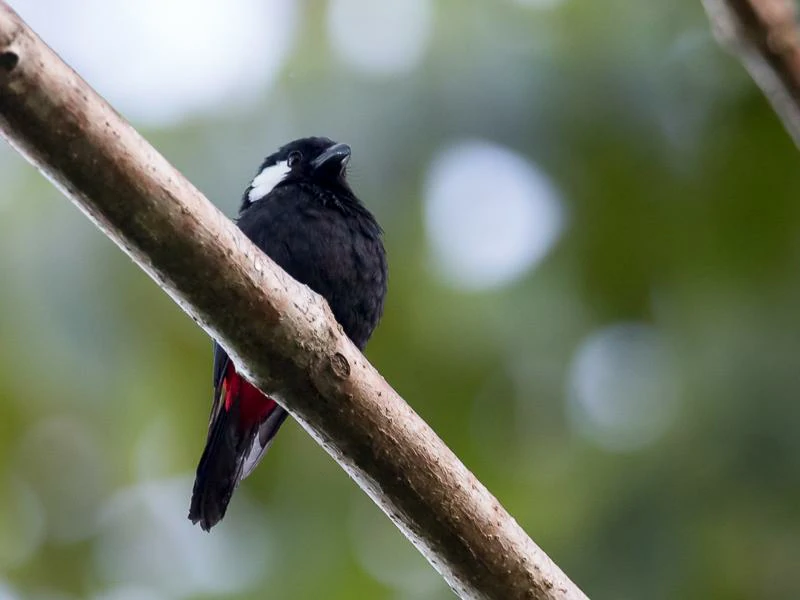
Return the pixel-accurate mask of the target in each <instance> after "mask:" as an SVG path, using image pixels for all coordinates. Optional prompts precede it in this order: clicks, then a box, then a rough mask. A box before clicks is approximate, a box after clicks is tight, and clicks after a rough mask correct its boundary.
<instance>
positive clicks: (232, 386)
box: [189, 137, 387, 531]
mask: <svg viewBox="0 0 800 600" xmlns="http://www.w3.org/2000/svg"><path fill="white" fill-rule="evenodd" d="M349 159H350V147H349V146H347V145H346V144H337V143H335V142H333V141H331V140H329V139H328V138H324V137H311V138H303V139H299V140H295V141H293V142H291V143H289V144H286V145H285V146H283V147H282V148H280V149H279V150H278V151H277V152H276V153H275V154H273V155H271V156H269V157H267V158H266V160H264V162H263V164H262V165H261V168H260V169H259V171H258V174H257V175H256V176H255V178H254V179H253V181H252V182H251V183H250V185H249V186H248V188H247V190H246V191H245V193H244V198H243V199H242V206H241V208H240V209H239V218H238V225H239V228H240V229H241V230H242V231H243V232H244V233H245V235H247V237H249V238H250V239H251V240H252V241H253V242H254V243H255V244H256V245H257V246H258V247H259V248H260V249H261V250H263V251H264V252H265V253H266V254H267V255H268V256H269V257H270V258H272V260H274V261H275V262H276V263H277V264H278V265H280V266H281V267H282V268H283V269H284V270H285V271H286V272H287V273H289V275H291V276H292V277H293V278H295V279H296V280H297V281H299V282H300V283H304V284H306V285H307V286H308V287H310V288H311V289H312V290H314V291H315V292H317V293H318V294H320V295H321V296H323V297H324V298H325V299H326V300H327V301H328V304H329V305H330V307H331V310H332V311H333V314H334V316H335V317H336V320H337V321H338V322H339V324H341V326H342V328H343V329H344V332H345V333H346V334H347V336H348V337H349V338H350V339H351V340H352V341H353V343H355V345H356V346H358V347H359V348H360V349H362V350H363V348H364V346H366V344H367V340H368V339H369V337H370V335H372V331H373V330H374V329H375V326H376V325H377V324H378V320H379V319H380V317H381V313H382V312H383V300H384V297H385V295H386V280H387V266H386V253H385V251H384V248H383V242H382V240H381V236H382V231H381V228H380V226H379V225H378V223H377V222H376V221H375V218H374V217H373V216H372V214H371V213H370V212H369V211H368V210H367V209H366V208H365V207H364V205H363V204H361V202H360V201H359V199H358V198H356V195H355V194H354V193H353V190H352V189H350V185H349V184H348V182H347V179H346V167H347V163H348V161H349ZM286 416H287V413H286V411H285V410H284V409H283V408H281V407H280V406H279V405H278V404H277V403H276V402H275V401H274V400H273V399H272V398H269V397H268V396H265V395H264V394H262V393H261V392H260V391H258V390H257V389H256V388H255V387H253V386H252V385H251V384H250V383H248V382H247V381H246V380H245V379H244V378H243V377H242V376H240V375H239V374H238V373H237V372H236V368H235V367H234V365H233V363H232V362H231V361H230V360H229V359H228V356H227V354H226V353H225V351H224V350H223V349H222V347H221V346H220V345H219V344H217V343H216V342H214V402H213V405H212V407H211V421H210V424H209V430H208V438H207V440H206V447H205V450H204V451H203V456H202V457H201V458H200V464H199V465H198V467H197V477H196V479H195V483H194V491H193V493H192V503H191V508H190V509H189V518H190V519H191V520H192V522H193V523H197V522H199V523H200V526H201V527H202V528H203V529H205V530H206V531H208V530H209V529H211V527H213V526H214V525H215V524H216V523H218V522H219V521H220V520H221V519H222V517H224V516H225V510H226V509H227V507H228V502H230V499H231V495H232V494H233V491H234V489H235V488H236V486H237V485H238V483H239V482H240V481H241V480H242V479H244V478H245V477H247V476H248V475H249V474H250V473H252V472H253V469H254V468H255V467H256V465H257V464H258V462H259V461H260V460H261V458H262V457H263V456H264V454H265V453H266V451H267V448H269V446H270V444H271V442H272V439H273V438H274V437H275V434H276V433H277V432H278V428H279V427H280V426H281V424H282V423H283V421H284V420H285V419H286Z"/></svg>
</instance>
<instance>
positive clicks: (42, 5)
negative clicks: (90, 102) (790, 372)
mask: <svg viewBox="0 0 800 600" xmlns="http://www.w3.org/2000/svg"><path fill="white" fill-rule="evenodd" d="M12 4H13V5H14V8H15V9H16V10H17V11H18V12H19V13H20V14H21V15H22V17H23V18H24V19H25V20H26V21H28V23H29V24H30V25H31V26H32V27H33V28H34V29H35V30H36V32H37V33H38V34H39V35H41V37H42V38H43V39H45V40H47V42H48V44H49V45H50V46H52V47H53V48H54V49H55V50H56V51H57V52H58V53H59V54H60V55H61V56H63V57H64V59H65V60H66V61H67V62H68V63H69V64H70V65H71V66H72V67H74V68H75V69H76V70H77V71H78V72H79V73H81V75H82V76H83V77H84V79H86V80H87V81H88V82H89V83H90V84H91V85H93V86H95V87H96V89H97V90H98V91H99V92H100V93H101V94H103V95H104V96H105V97H106V98H107V99H108V100H109V101H110V102H111V104H112V105H114V107H115V108H117V109H119V110H120V111H121V112H122V113H124V114H125V115H126V116H128V117H129V118H131V119H134V120H137V121H139V122H141V123H150V124H154V125H164V124H170V123H173V122H175V121H178V120H180V119H181V118H183V117H186V116H187V115H189V114H192V113H196V112H198V111H205V110H209V109H211V108H213V107H215V106H217V105H219V104H221V103H222V102H223V101H227V102H228V103H230V102H231V101H234V103H238V102H241V101H243V100H246V99H249V98H253V97H255V96H256V95H257V94H258V93H259V92H261V91H262V90H263V88H264V87H265V86H266V85H268V84H269V83H271V82H272V81H274V80H275V78H276V77H277V75H278V73H279V71H280V68H281V67H282V66H283V64H284V62H285V59H286V57H287V54H288V52H289V49H290V46H291V43H292V40H293V38H294V32H295V21H296V15H295V13H296V3H295V2H293V1H292V0H201V1H199V2H198V1H195V0H171V1H170V2H161V1H160V0H139V1H138V2H106V1H105V0H61V1H59V2H41V1H39V0H36V1H32V0H15V1H14V2H13V3H12ZM76 31H80V35H76V34H75V32H76Z"/></svg>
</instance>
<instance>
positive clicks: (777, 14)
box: [703, 0, 800, 146]
mask: <svg viewBox="0 0 800 600" xmlns="http://www.w3.org/2000/svg"><path fill="white" fill-rule="evenodd" d="M703 4H704V5H705V7H706V12H707V13H708V17H709V19H710V20H711V24H712V26H713V28H714V33H715V34H716V36H717V39H718V40H719V41H720V43H721V44H723V45H725V46H727V47H728V48H730V49H731V51H732V52H734V54H736V55H737V56H738V57H739V59H740V60H741V61H742V63H743V64H744V66H745V68H746V69H747V71H748V72H749V73H750V76H751V77H752V78H753V79H754V80H755V82H756V83H757V84H758V85H759V87H760V88H761V90H762V91H763V92H764V94H765V95H766V96H767V98H768V99H769V101H770V103H772V108H773V109H775V112H776V113H778V116H779V117H780V118H781V119H782V120H783V124H784V127H786V130H787V131H788V132H789V135H791V136H792V138H793V139H794V141H795V144H797V145H798V146H800V31H798V27H797V15H796V10H795V3H794V0H703Z"/></svg>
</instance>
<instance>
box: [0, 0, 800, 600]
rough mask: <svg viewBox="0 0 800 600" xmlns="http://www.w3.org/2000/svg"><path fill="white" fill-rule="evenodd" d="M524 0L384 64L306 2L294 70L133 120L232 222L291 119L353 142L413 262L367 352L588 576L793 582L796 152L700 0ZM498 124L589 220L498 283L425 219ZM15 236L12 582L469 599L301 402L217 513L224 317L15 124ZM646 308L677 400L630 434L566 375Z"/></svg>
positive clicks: (774, 590) (4, 179)
mask: <svg viewBox="0 0 800 600" xmlns="http://www.w3.org/2000/svg"><path fill="white" fill-rule="evenodd" d="M524 4H525V3H523V2H520V3H517V4H515V3H490V2H466V3H463V2H454V1H452V0H450V1H441V2H435V3H434V4H433V7H434V9H433V25H432V34H431V38H430V43H429V47H428V48H427V50H426V53H425V55H424V58H423V59H422V60H421V62H420V63H419V64H417V65H416V66H415V68H414V69H413V70H411V71H409V72H407V73H405V74H399V75H397V74H396V75H391V76H385V77H380V76H368V75H365V74H364V73H361V72H358V71H357V70H354V69H351V68H348V66H347V65H346V64H344V63H343V62H342V61H341V60H337V58H336V56H335V55H334V54H333V53H332V52H331V51H330V48H329V44H330V41H329V40H328V38H327V37H326V33H325V19H326V14H327V13H326V10H327V4H326V3H323V2H319V3H305V4H303V5H302V11H301V13H300V20H299V25H298V27H299V30H298V32H297V35H296V38H295V41H294V45H293V49H292V51H291V54H290V56H289V58H288V62H287V64H286V65H285V67H284V69H283V71H282V75H281V77H280V79H279V80H278V81H277V83H276V84H275V85H274V86H273V87H272V88H271V89H270V90H269V91H268V92H267V91H265V92H264V93H263V94H262V95H261V96H260V97H259V98H258V99H256V100H254V101H252V102H250V103H244V105H243V104H242V102H240V101H239V99H236V98H231V101H230V104H226V105H224V106H220V107H218V109H216V110H212V111H207V112H204V113H202V114H194V115H191V116H187V118H185V119H183V120H181V121H180V122H178V123H176V124H174V125H169V126H162V127H152V126H151V127H148V126H147V125H146V124H144V125H143V126H142V127H141V129H142V131H143V133H144V135H145V136H146V137H147V138H148V139H149V140H150V141H151V142H152V143H153V144H154V145H155V146H156V147H157V148H158V149H159V150H160V151H161V152H163V153H164V154H165V155H166V156H167V158H168V159H170V160H171V161H172V162H173V163H174V164H175V165H176V166H177V167H178V168H179V169H180V170H182V171H183V172H184V173H185V174H186V175H187V176H188V177H189V178H190V179H191V180H192V181H193V182H194V183H195V184H196V185H197V186H198V187H199V188H200V189H201V190H203V191H204V192H205V193H206V194H207V195H208V196H209V198H211V199H212V200H213V201H215V202H216V203H217V204H218V205H219V206H220V207H221V208H222V209H223V210H224V211H225V212H226V213H227V214H229V215H233V214H234V213H235V210H236V209H237V207H238V202H239V198H240V196H241V193H242V191H243V189H244V187H245V186H246V184H247V182H248V181H249V179H250V178H251V177H252V175H253V173H254V170H255V168H256V167H257V165H258V163H259V161H260V160H261V158H262V156H263V155H265V154H267V153H269V152H270V151H271V150H272V149H273V148H275V147H276V146H278V145H279V144H281V143H283V142H285V141H287V140H289V139H291V138H294V137H298V136H300V135H306V134H324V135H329V136H330V137H332V138H334V139H337V140H341V141H347V142H348V143H350V144H351V145H352V146H353V148H354V161H353V165H352V174H351V180H352V182H353V185H354V187H355V188H356V190H357V191H358V193H359V195H360V196H361V197H362V198H363V199H364V200H365V202H366V203H367V204H368V205H369V206H370V208H371V209H373V210H374V211H375V213H376V214H377V216H378V217H379V220H380V221H381V223H382V224H383V225H384V228H385V230H386V243H387V246H388V250H389V253H390V266H391V281H390V294H389V299H388V303H387V306H386V313H385V317H384V320H383V322H382V325H381V327H380V328H379V330H378V331H377V333H376V335H375V337H374V338H373V341H372V342H371V344H370V346H369V348H368V352H367V354H368V356H369V358H370V359H371V360H372V362H373V363H374V364H375V365H376V366H377V367H378V368H379V369H380V371H381V372H382V373H383V374H384V375H385V377H386V378H387V379H388V381H389V382H391V383H392V385H394V386H395V388H396V389H397V390H398V391H399V392H400V393H401V394H402V395H403V396H404V397H405V398H406V399H407V400H408V402H409V403H410V404H411V405H412V406H413V407H414V408H415V409H416V410H417V411H418V412H419V413H420V414H421V415H422V416H423V418H425V419H426V420H427V421H428V422H429V423H430V424H431V425H432V426H433V428H434V429H435V430H436V431H437V432H438V433H439V434H440V435H441V436H442V438H443V439H444V440H445V441H446V442H447V443H448V444H449V445H450V446H451V447H452V449H453V450H454V451H455V452H456V453H457V454H458V455H459V456H460V457H461V458H462V460H464V461H465V463H466V464H467V465H468V466H469V467H470V468H471V469H473V470H474V472H475V474H476V475H477V476H478V477H479V478H480V479H481V480H482V481H483V482H484V483H485V484H486V485H487V486H488V487H489V488H490V489H491V490H492V491H493V492H494V493H495V494H496V495H497V496H498V498H499V499H500V500H501V501H502V502H503V503H504V505H505V506H506V507H507V508H508V509H509V511H510V512H511V513H512V514H513V515H514V516H515V517H516V518H517V519H518V521H519V522H520V523H521V524H522V525H523V527H524V528H525V529H526V530H527V531H528V532H529V533H530V534H531V536H532V537H533V538H534V539H535V540H536V541H537V543H539V544H540V545H541V546H542V547H543V548H544V549H545V550H546V551H547V552H548V553H549V554H550V556H551V557H552V558H553V559H554V560H555V561H556V562H557V563H558V564H559V565H560V566H561V567H562V568H563V569H564V570H565V571H566V572H567V573H568V574H569V575H570V576H571V578H572V579H573V580H574V581H576V582H577V583H578V584H579V585H580V586H581V587H582V588H583V589H584V590H585V591H586V592H587V594H588V595H589V596H590V597H591V598H593V599H594V600H602V599H615V600H620V599H631V600H633V599H640V598H649V599H653V600H659V599H668V598H669V599H672V598H675V599H677V598H680V599H691V598H697V599H701V598H702V599H706V598H726V599H732V600H738V599H745V598H747V599H751V598H764V599H767V598H768V599H770V600H776V599H787V600H788V599H794V598H798V597H800V575H799V574H798V569H797V566H798V564H800V510H798V507H800V435H799V434H798V426H799V425H800V402H798V393H797V390H798V385H799V384H800V310H798V307H799V306H800V276H798V266H800V202H798V190H800V169H798V168H797V160H798V155H797V150H796V148H794V147H793V146H792V144H791V142H790V140H789V138H788V136H787V135H786V134H785V132H784V131H783V130H782V129H781V126H780V124H779V122H778V121H777V119H776V117H775V116H774V114H773V113H772V112H771V111H770V109H769V107H768V105H767V103H766V102H765V100H764V99H763V98H762V96H761V94H760V93H759V92H758V90H757V89H756V88H755V87H754V85H753V84H752V83H751V82H750V81H749V80H748V79H747V77H746V75H745V74H744V73H743V72H742V70H741V69H740V67H739V65H738V64H736V63H735V61H734V60H733V59H731V58H729V57H728V56H726V55H725V54H723V53H722V52H721V51H720V50H719V49H718V48H717V47H716V45H715V43H714V41H713V39H712V38H711V36H710V34H709V33H708V30H707V23H706V20H705V16H704V14H703V12H702V8H701V6H700V3H699V2H688V1H687V2H674V3H666V2H665V3H650V2H634V1H632V0H628V1H624V0H614V1H611V2H593V1H591V0H567V1H565V2H562V3H559V2H549V3H546V2H540V3H538V4H540V5H551V6H548V7H544V8H543V7H542V6H538V7H537V6H536V5H537V3H535V2H530V4H531V6H525V5H524ZM23 14H24V13H23ZM153 18H154V19H157V18H158V15H156V14H154V15H153ZM71 35H81V33H80V32H79V31H75V32H73V33H72V34H71ZM177 76H178V75H176V77H177ZM208 76H209V78H212V79H213V78H214V73H209V75H208ZM91 83H93V84H94V85H96V86H97V87H98V88H99V89H102V82H100V81H92V82H91ZM154 93H157V92H155V91H154ZM473 138H474V139H482V140H487V141H490V142H492V143H495V144H498V145H501V146H503V147H506V148H509V149H511V150H512V151H514V152H516V153H518V154H519V155H521V156H523V157H525V158H526V159H527V160H529V161H531V163H532V164H535V165H537V168H539V169H541V170H542V171H543V172H545V173H547V174H548V176H549V178H550V179H551V181H552V182H553V184H554V186H555V187H556V188H557V189H558V190H559V193H560V195H561V202H562V203H563V205H564V207H565V214H566V215H567V217H566V222H565V226H564V230H563V233H562V234H561V237H560V238H559V240H558V242H557V243H556V244H555V246H554V247H553V248H552V249H551V251H550V252H549V253H548V254H547V256H546V257H545V258H544V260H543V261H542V262H541V263H539V264H537V265H535V266H533V268H531V269H530V270H528V271H527V272H526V273H524V274H523V275H522V276H521V277H520V278H518V279H516V280H515V281H513V282H511V283H510V284H508V285H505V286H502V287H499V288H493V289H488V290H484V291H466V290H463V289H459V288H458V287H457V286H453V285H451V284H449V283H448V282H447V278H446V277H442V275H441V273H440V271H437V269H436V268H435V267H434V266H433V260H432V257H431V253H430V250H429V243H428V238H427V237H426V236H427V235H429V234H428V233H426V229H425V223H424V211H423V202H424V201H425V198H424V197H423V195H424V194H423V190H424V182H425V178H426V173H427V171H428V168H429V165H430V162H431V160H432V159H433V158H434V157H435V156H436V155H437V153H438V152H439V151H440V150H441V149H442V148H444V147H446V146H447V145H448V144H452V143H454V142H457V141H459V140H463V139H473ZM498 189H500V188H498ZM485 200H486V202H494V201H495V200H496V199H494V198H491V197H487V198H486V199H485ZM483 242H484V240H482V239H476V240H475V244H476V245H480V244H481V243H483ZM0 249H1V250H2V251H0V597H3V598H4V597H5V596H4V594H7V595H8V597H9V598H13V597H19V598H37V599H38V598H42V599H44V598H48V599H49V598H59V599H61V598H84V597H92V598H109V599H110V598H114V599H121V598H126V599H132V598H136V599H144V598H184V597H226V598H241V599H244V598H265V597H269V598H326V599H337V598H341V599H344V598H409V599H411V598H414V599H425V600H427V599H435V598H449V597H451V594H450V592H449V590H448V589H447V588H446V586H445V585H444V583H443V582H442V581H441V580H440V579H439V578H438V576H437V575H436V574H435V573H434V572H433V570H432V569H430V568H429V567H428V566H427V564H426V563H425V562H424V560H423V559H422V558H421V557H420V556H418V555H417V554H416V552H415V551H414V550H413V549H412V547H411V546H410V545H409V544H408V543H407V542H406V541H405V540H404V539H403V538H402V537H401V535H400V534H399V533H398V532H397V531H396V530H395V529H394V528H393V526H392V525H391V524H390V522H389V521H388V520H387V519H386V518H384V517H383V516H382V515H381V514H380V513H379V512H378V510H377V509H376V508H375V507H374V506H373V505H372V504H371V502H370V501H369V500H368V499H367V498H366V497H365V496H364V495H363V494H362V492H360V490H358V489H357V487H356V486H355V485H354V484H353V483H352V482H351V481H350V480H349V479H348V478H347V477H346V475H345V474H344V473H343V472H342V471H341V470H340V469H339V468H338V467H337V466H336V465H335V463H334V462H333V461H332V460H331V459H330V458H329V457H328V456H327V455H325V454H324V452H323V451H322V450H321V449H320V448H319V447H318V446H317V445H316V444H315V443H314V442H313V441H312V440H311V439H310V438H309V437H308V436H307V435H306V434H305V432H303V431H302V430H301V429H300V428H299V427H298V426H297V425H296V424H295V423H288V424H287V425H286V426H284V429H283V430H282V432H281V434H280V436H279V438H278V441H277V442H276V444H275V446H274V447H273V449H272V450H271V451H270V454H269V456H268V457H267V458H266V459H265V460H264V462H263V463H262V465H261V467H260V468H259V469H258V470H257V471H256V473H255V475H253V476H252V477H251V478H249V479H248V480H247V481H246V482H245V483H244V484H243V485H242V486H241V487H240V489H239V491H238V492H237V496H236V497H235V498H234V500H233V503H232V506H231V510H230V511H229V516H228V518H227V519H226V521H225V522H224V523H223V524H222V525H221V526H220V527H219V528H218V529H216V530H215V531H214V532H213V533H212V534H211V535H205V534H202V533H201V532H200V531H199V530H197V529H192V528H191V527H190V526H189V524H188V522H186V512H187V510H188V502H189V495H190V491H191V477H192V472H193V469H194V467H195V465H196V461H197V459H198V457H199V455H200V452H201V450H202V445H203V442H204V438H205V428H206V424H207V416H208V405H209V402H210V394H211V387H210V386H211V381H210V378H211V374H210V370H211V354H210V344H209V341H208V339H207V338H206V337H205V335H204V333H203V332H202V331H200V330H199V329H198V328H197V327H196V326H195V325H194V324H193V323H192V322H191V320H189V319H188V318H187V317H186V316H185V315H184V314H183V313H182V312H181V311H180V309H179V308H178V307H177V306H175V305H174V304H173V303H172V301H171V300H170V299H169V298H167V296H166V295H165V294H163V293H162V292H161V291H160V290H159V289H158V287H157V286H156V285H155V284H154V283H153V282H152V281H150V280H149V279H148V278H147V277H146V276H145V275H144V274H143V273H142V272H141V271H140V270H139V269H138V268H137V267H135V266H134V265H133V264H132V263H131V262H130V260H128V259H127V257H125V256H124V255H123V254H122V253H121V252H120V251H119V250H118V249H117V248H115V247H114V246H113V245H112V243H111V242H109V241H108V240H107V239H106V238H105V237H104V236H103V235H102V234H101V233H100V232H99V231H98V230H97V229H95V228H94V227H93V226H92V225H91V224H90V223H89V221H88V220H87V219H86V218H84V217H83V215H81V214H80V213H79V212H78V211H77V210H75V209H74V207H72V206H70V205H69V203H68V202H66V201H65V200H64V198H63V197H61V195H60V194H59V193H58V192H57V191H56V190H55V189H54V188H53V187H52V186H51V185H50V184H49V183H48V182H47V181H45V180H44V179H43V178H42V177H41V176H40V175H38V174H37V173H36V172H35V171H34V170H33V169H32V168H31V167H29V166H28V165H27V164H25V163H24V162H23V161H22V159H21V158H19V157H18V156H17V155H15V154H14V153H13V151H12V150H11V149H10V148H7V147H3V148H0ZM625 323H634V324H639V326H642V327H645V328H647V329H648V331H656V332H658V336H659V339H660V340H662V341H663V343H664V344H665V347H666V348H667V349H668V352H669V356H671V357H672V358H671V360H672V363H671V366H670V370H669V371H668V372H669V373H670V374H671V377H672V379H673V380H674V384H675V388H676V390H678V391H677V398H676V399H674V402H675V406H674V414H673V415H672V417H670V418H669V419H668V420H666V421H665V422H664V424H663V425H661V426H660V429H659V430H658V432H657V435H656V434H654V435H652V436H651V438H649V439H647V440H645V441H642V442H641V443H639V444H637V445H635V447H632V448H627V449H620V448H615V447H614V444H613V442H614V440H613V439H612V440H611V444H610V445H609V444H608V443H604V442H603V440H604V439H605V438H603V437H602V436H598V434H597V432H593V431H592V429H591V426H592V424H591V422H589V423H588V424H587V423H586V422H583V421H581V420H580V418H576V417H575V413H574V407H575V404H574V403H571V400H570V398H571V389H572V387H573V383H574V382H572V381H571V379H572V378H573V376H574V368H573V367H574V364H575V361H576V360H577V359H576V356H577V355H578V354H579V352H580V349H581V348H582V347H584V344H585V343H586V340H587V339H589V338H590V337H591V336H592V335H594V334H596V333H597V332H602V331H606V330H607V328H609V327H614V326H616V325H618V324H625ZM625 364H627V363H626V362H625V361H623V367H622V369H623V371H624V368H625ZM631 368H633V367H631ZM645 389H648V388H645ZM643 400H646V398H645V399H643ZM570 407H572V408H570ZM646 416H647V415H645V417H646ZM581 423H583V424H581ZM601 433H602V432H601ZM607 441H608V440H606V442H607Z"/></svg>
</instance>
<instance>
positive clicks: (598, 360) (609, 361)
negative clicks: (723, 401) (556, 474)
mask: <svg viewBox="0 0 800 600" xmlns="http://www.w3.org/2000/svg"><path fill="white" fill-rule="evenodd" d="M569 386H570V390H569V413H570V417H571V421H572V423H573V425H574V426H575V427H576V429H578V430H579V431H580V432H581V433H582V434H583V435H584V436H585V437H586V438H588V439H590V440H591V441H593V442H594V443H596V444H597V445H599V446H600V447H602V448H604V449H606V450H612V451H619V452H623V451H632V450H637V449H639V448H641V447H643V446H646V445H648V444H650V443H652V442H654V441H656V440H657V439H658V438H659V437H660V436H661V435H663V434H664V433H665V432H666V431H667V429H668V428H669V426H670V425H671V424H672V423H673V421H674V420H675V417H676V414H677V408H678V399H679V385H678V373H677V370H676V368H675V363H674V360H673V357H672V354H671V353H670V351H669V348H668V346H667V344H666V343H665V341H664V340H663V338H662V336H661V334H660V333H659V332H658V330H656V329H655V328H653V327H649V326H647V325H643V324H635V323H625V324H618V325H613V326H610V327H607V328H605V329H602V330H600V331H597V332H595V333H593V334H591V335H590V336H589V337H588V338H586V340H584V342H583V343H582V344H581V345H580V347H579V348H578V351H577V352H576V354H575V358H574V359H573V362H572V366H571V368H570V375H569Z"/></svg>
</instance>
